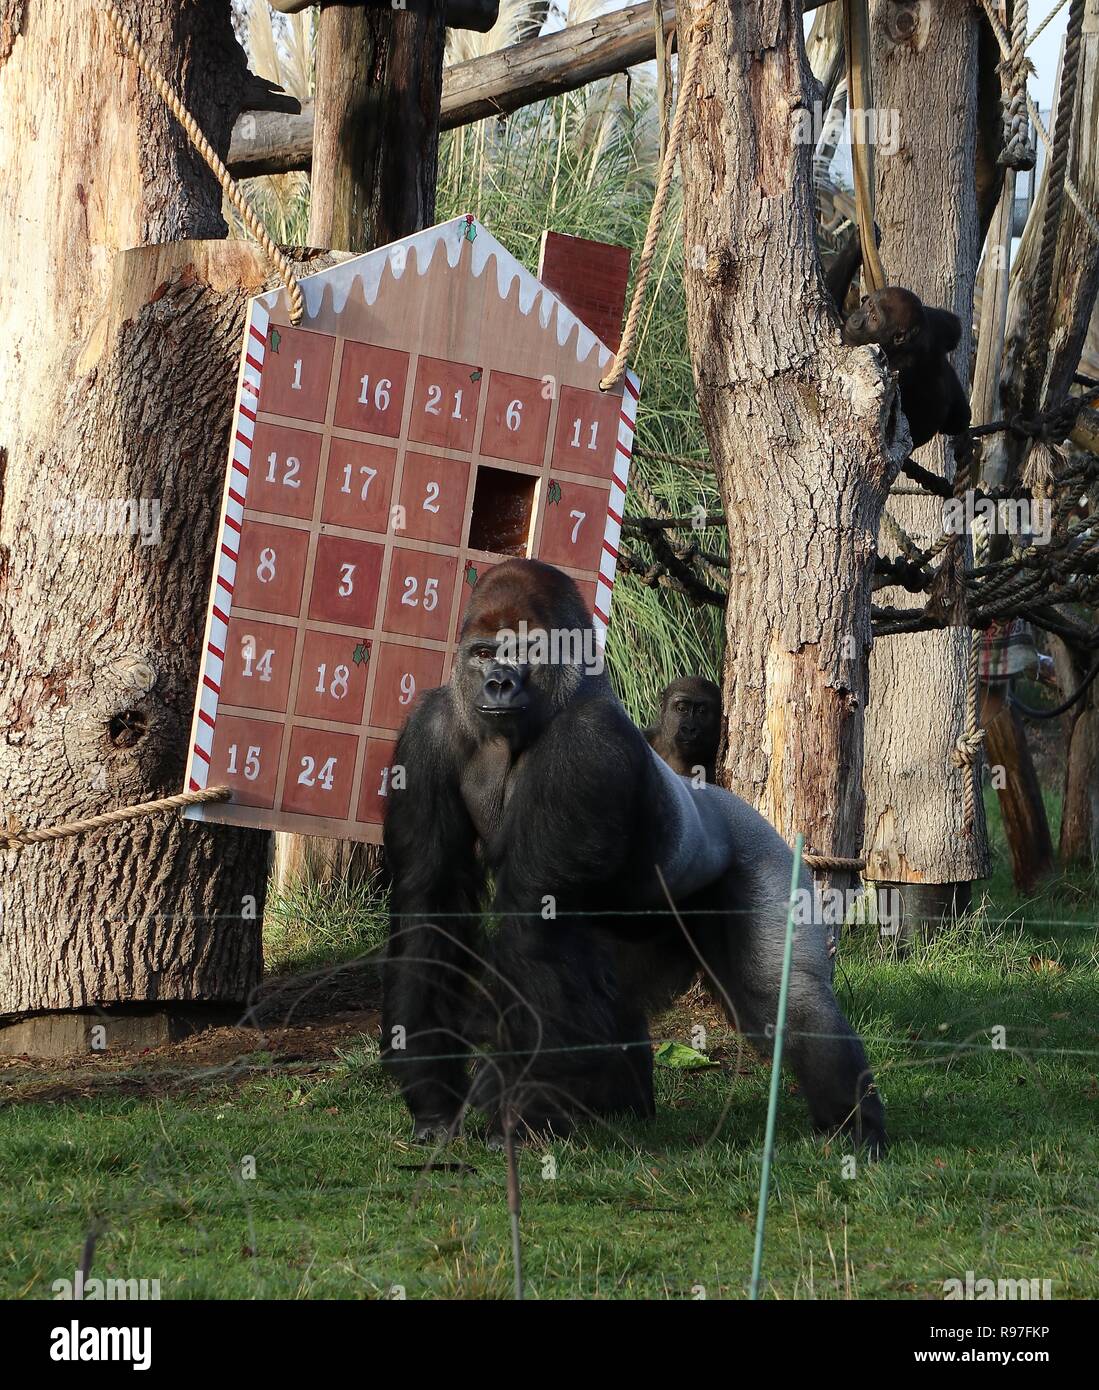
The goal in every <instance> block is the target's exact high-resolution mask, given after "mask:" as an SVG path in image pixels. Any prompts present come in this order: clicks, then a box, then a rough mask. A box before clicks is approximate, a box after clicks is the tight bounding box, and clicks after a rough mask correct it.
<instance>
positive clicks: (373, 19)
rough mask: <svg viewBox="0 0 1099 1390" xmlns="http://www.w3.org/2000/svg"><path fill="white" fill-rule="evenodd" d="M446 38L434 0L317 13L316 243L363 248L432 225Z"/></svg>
mask: <svg viewBox="0 0 1099 1390" xmlns="http://www.w3.org/2000/svg"><path fill="white" fill-rule="evenodd" d="M445 33H446V31H445V28H444V25H443V17H442V4H441V0H432V3H430V4H428V5H426V6H425V7H424V8H423V9H422V10H421V9H416V10H412V9H407V10H406V9H377V8H373V7H371V8H369V9H367V8H365V7H363V6H358V5H355V6H342V5H328V6H326V7H325V8H324V9H322V11H321V14H320V22H319V27H318V31H317V77H316V83H317V94H318V100H317V105H316V127H315V131H314V136H313V140H314V152H315V155H316V159H315V161H314V167H313V181H312V189H311V194H310V207H309V238H310V241H311V242H312V244H313V245H314V246H330V247H332V248H334V249H336V250H341V251H368V250H370V249H371V248H372V247H374V246H384V245H385V244H386V243H387V242H390V241H396V240H397V239H398V238H399V237H403V236H407V235H408V233H409V232H414V231H419V229H420V228H421V227H426V226H430V224H431V223H432V222H433V221H434V216H435V182H436V172H437V169H438V160H439V99H440V93H441V89H442V74H443V46H444V40H445Z"/></svg>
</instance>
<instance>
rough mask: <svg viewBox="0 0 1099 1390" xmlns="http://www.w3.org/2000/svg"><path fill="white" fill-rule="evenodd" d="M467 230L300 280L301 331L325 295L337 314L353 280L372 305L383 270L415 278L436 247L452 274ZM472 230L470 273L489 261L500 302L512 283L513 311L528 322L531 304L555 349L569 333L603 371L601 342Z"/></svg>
mask: <svg viewBox="0 0 1099 1390" xmlns="http://www.w3.org/2000/svg"><path fill="white" fill-rule="evenodd" d="M467 225H468V222H467V218H465V217H454V218H452V219H451V220H450V221H449V222H440V223H439V225H438V226H437V227H428V228H426V229H425V230H424V231H422V232H416V233H414V234H413V235H412V236H407V237H403V238H402V239H401V240H400V241H394V242H392V243H391V244H390V245H389V246H379V247H378V249H377V250H376V251H368V252H366V254H365V255H362V256H355V257H354V258H353V259H352V260H349V261H343V262H341V264H339V265H334V266H329V268H328V269H327V270H319V271H317V272H316V274H314V275H304V276H302V278H301V280H300V281H299V283H300V285H301V288H302V293H303V294H304V296H305V319H304V320H303V322H302V326H303V327H307V326H308V320H309V319H313V318H316V317H317V315H318V314H319V313H320V309H321V305H322V303H323V302H324V296H325V292H326V291H329V290H330V291H331V293H332V308H333V311H334V312H335V313H337V314H338V313H340V312H341V311H342V309H343V307H344V305H345V304H346V303H347V299H348V296H349V295H350V293H351V290H352V287H353V286H354V284H355V282H356V281H359V282H360V283H361V284H362V289H363V298H364V299H365V301H366V303H367V304H373V303H374V301H375V300H376V299H377V297H378V291H379V289H380V288H381V283H382V276H383V275H384V274H385V272H386V270H387V269H388V270H389V273H390V274H391V275H392V277H393V279H394V280H400V279H401V277H402V276H403V275H404V273H405V271H406V270H407V269H408V265H409V261H410V259H414V260H415V262H416V271H417V273H418V274H419V275H426V274H427V271H428V268H429V267H430V265H431V262H432V259H433V257H434V256H435V252H436V250H437V249H438V247H439V246H442V247H443V249H444V252H445V255H446V258H447V264H448V265H449V266H450V267H451V269H453V268H454V267H455V266H456V265H457V264H458V262H459V259H460V258H461V254H462V246H463V244H464V243H465V242H466V241H467V240H468V238H467V236H466V227H467ZM472 225H473V226H474V227H475V228H476V235H475V237H474V238H473V240H472V241H471V242H470V243H469V244H470V246H471V248H472V251H473V255H472V257H471V258H470V265H471V267H472V270H473V274H474V275H475V276H477V277H480V276H481V275H483V274H484V273H485V271H486V270H487V268H488V263H489V261H490V260H493V261H495V263H496V290H497V293H498V294H499V296H500V298H501V299H507V298H508V297H509V296H510V294H511V290H512V286H513V285H514V284H515V282H516V281H518V282H519V311H520V312H521V313H522V314H523V315H525V316H527V317H529V315H530V313H531V310H532V309H533V308H534V306H535V304H537V305H538V322H539V326H540V327H541V328H542V329H543V331H546V330H548V329H549V328H550V324H551V322H553V320H554V318H555V315H556V323H555V328H556V333H557V342H558V345H559V346H560V347H564V346H565V344H566V343H567V342H568V340H569V337H570V336H571V335H572V334H573V333H574V332H575V334H576V360H577V362H584V361H585V360H586V359H587V357H588V355H589V354H590V353H591V350H592V348H595V349H596V350H597V351H598V354H599V366H600V367H601V368H602V367H605V366H606V365H607V363H608V362H610V361H611V360H612V357H613V354H612V353H611V351H610V349H609V348H607V347H606V346H605V345H604V344H603V343H601V342H600V341H599V339H598V338H597V337H596V336H595V334H594V333H593V332H592V331H591V329H590V328H588V327H587V326H586V325H585V324H583V323H581V322H580V320H579V319H578V318H577V317H576V315H575V314H574V313H573V312H572V310H571V309H568V308H566V306H565V305H564V304H563V303H562V302H561V300H560V299H558V298H557V296H556V295H555V294H553V293H552V292H551V291H550V290H547V289H546V287H545V286H544V285H543V284H542V282H541V281H540V280H538V279H537V278H536V277H535V276H533V275H532V274H531V273H530V271H529V270H526V269H525V268H524V267H523V266H521V265H520V264H519V262H518V261H517V260H516V259H515V257H514V256H513V255H512V254H511V252H510V251H507V250H506V249H505V248H504V247H503V246H501V245H500V243H499V242H498V241H497V240H496V238H495V237H494V236H493V235H492V233H491V232H488V231H486V230H485V228H484V226H483V225H482V224H481V223H480V222H478V221H477V220H476V219H474V221H473V223H472ZM282 293H283V291H282V290H271V291H270V292H269V293H267V294H264V295H260V296H259V300H260V302H261V303H262V304H265V305H267V307H268V308H269V309H274V308H275V306H276V305H277V304H278V301H279V296H280V295H281V294H282Z"/></svg>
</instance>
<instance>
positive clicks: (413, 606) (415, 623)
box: [382, 547, 458, 641]
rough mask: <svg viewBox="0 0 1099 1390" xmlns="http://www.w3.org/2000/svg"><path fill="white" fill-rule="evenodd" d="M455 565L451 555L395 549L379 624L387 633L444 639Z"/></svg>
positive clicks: (448, 625)
mask: <svg viewBox="0 0 1099 1390" xmlns="http://www.w3.org/2000/svg"><path fill="white" fill-rule="evenodd" d="M457 564H458V561H457V559H456V557H454V556H452V555H432V554H430V553H429V552H427V551H423V550H405V549H404V548H402V547H394V550H393V554H392V556H391V557H390V562H389V583H388V585H387V588H386V599H385V616H384V618H383V623H382V626H383V627H384V628H385V630H386V632H399V633H402V634H403V635H404V636H406V637H427V638H431V639H433V640H436V641H443V640H445V638H446V635H447V631H448V629H449V627H450V605H451V600H452V598H453V597H454V572H455V569H456V568H457Z"/></svg>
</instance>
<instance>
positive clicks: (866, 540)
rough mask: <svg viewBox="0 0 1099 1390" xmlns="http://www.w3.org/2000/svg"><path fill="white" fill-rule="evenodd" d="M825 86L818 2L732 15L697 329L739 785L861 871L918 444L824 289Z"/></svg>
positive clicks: (715, 78)
mask: <svg viewBox="0 0 1099 1390" xmlns="http://www.w3.org/2000/svg"><path fill="white" fill-rule="evenodd" d="M697 13H698V7H697V6H692V8H691V13H690V14H689V15H684V16H683V17H682V18H681V25H682V29H681V33H682V34H683V35H684V36H685V35H686V34H687V32H688V27H689V22H690V20H691V19H693V18H694V17H695V16H696V15H697ZM684 44H686V37H684ZM809 83H810V74H809V68H808V63H807V61H806V57H805V50H804V44H803V39H802V28H801V5H800V4H798V3H794V0H785V2H784V3H774V0H746V3H744V4H742V5H737V6H734V7H731V8H730V9H726V10H722V9H720V8H718V9H717V10H715V11H714V15H713V27H712V32H711V33H710V35H709V37H708V38H707V39H706V41H705V48H704V50H703V56H702V62H701V67H700V76H699V81H698V86H697V89H696V90H693V91H685V92H684V94H683V98H682V99H683V100H685V101H687V102H688V113H689V114H688V118H687V120H688V124H687V130H686V138H685V144H684V147H683V174H684V237H685V265H686V267H687V269H686V272H685V274H686V288H687V324H688V332H689V340H690V349H691V359H692V363H693V365H694V373H695V380H696V384H697V389H698V398H699V408H700V411H701V415H702V421H703V424H704V426H705V429H706V435H707V438H708V441H709V446H710V452H711V456H712V458H713V460H714V463H715V466H716V470H717V478H718V483H719V486H720V490H721V495H722V500H723V502H724V504H725V510H726V515H727V517H728V521H729V540H730V547H729V549H730V555H731V557H732V559H731V564H730V572H729V600H728V607H727V611H726V631H727V635H728V642H727V657H726V663H725V671H724V675H723V697H724V702H725V716H726V720H727V739H726V742H725V747H724V752H723V756H722V761H721V776H722V780H723V781H724V782H725V784H726V785H728V786H729V787H731V788H732V789H733V790H734V791H736V792H738V793H739V794H740V795H741V796H743V797H745V798H746V799H747V800H749V801H751V802H752V803H753V804H754V805H756V806H757V807H758V808H759V810H760V811H761V812H762V813H763V814H764V815H765V816H767V817H768V819H769V820H771V821H772V822H773V823H774V824H775V826H776V827H777V828H778V829H779V831H780V832H781V833H782V834H783V835H784V836H786V837H787V838H792V837H793V836H794V834H795V833H796V832H797V831H804V833H805V835H806V841H807V845H808V846H809V847H810V848H811V849H813V850H816V851H818V852H821V853H828V854H834V855H839V856H854V855H857V854H858V852H859V849H860V846H861V842H862V823H863V797H862V789H861V768H862V751H863V750H862V734H863V716H864V710H865V706H866V694H867V653H868V651H869V647H870V641H871V636H870V581H871V574H872V567H873V563H874V537H875V536H876V534H877V529H878V524H879V521H880V516H881V510H882V505H883V503H884V501H885V496H886V490H887V488H888V486H889V483H890V481H891V479H892V477H893V476H894V475H895V471H896V468H897V467H898V466H899V463H900V461H901V460H902V459H903V457H904V456H905V449H906V445H907V442H908V440H907V435H906V432H904V431H901V432H898V426H897V421H898V418H899V414H898V412H897V409H896V396H895V392H894V389H893V387H892V386H891V384H890V382H889V380H888V378H887V376H886V374H885V373H884V372H883V371H882V368H881V366H880V364H879V362H878V360H877V359H876V357H875V356H874V354H873V353H872V352H871V351H870V350H868V349H849V348H845V347H843V346H842V345H841V343H840V339H839V333H838V330H837V325H836V320H835V318H834V316H833V313H832V310H831V306H830V304H829V302H828V298H827V293H826V290H825V287H824V283H823V280H822V278H821V273H820V265H819V262H818V258H817V252H816V244H815V236H814V209H813V190H812V182H811V168H810V166H811V157H812V141H811V139H809V140H799V139H798V138H797V134H798V127H797V124H796V123H795V122H794V121H793V120H792V118H791V113H794V112H797V111H799V110H802V109H804V108H805V107H806V106H807V103H808V98H809V91H810V88H809Z"/></svg>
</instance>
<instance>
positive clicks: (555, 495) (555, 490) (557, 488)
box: [546, 482, 561, 507]
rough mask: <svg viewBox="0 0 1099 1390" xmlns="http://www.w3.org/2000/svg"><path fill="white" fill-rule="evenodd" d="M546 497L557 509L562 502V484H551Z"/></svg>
mask: <svg viewBox="0 0 1099 1390" xmlns="http://www.w3.org/2000/svg"><path fill="white" fill-rule="evenodd" d="M546 496H547V497H548V498H549V500H550V504H551V505H552V506H554V507H556V506H557V504H558V502H560V500H561V484H560V483H558V482H551V483H550V485H549V491H548V492H547V493H546Z"/></svg>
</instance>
